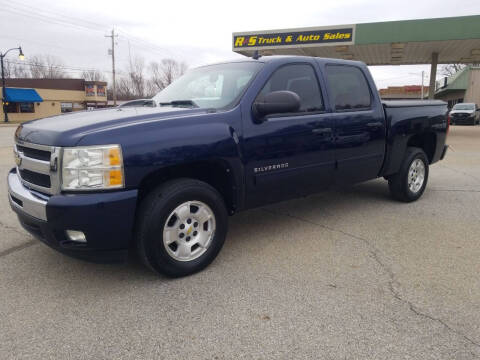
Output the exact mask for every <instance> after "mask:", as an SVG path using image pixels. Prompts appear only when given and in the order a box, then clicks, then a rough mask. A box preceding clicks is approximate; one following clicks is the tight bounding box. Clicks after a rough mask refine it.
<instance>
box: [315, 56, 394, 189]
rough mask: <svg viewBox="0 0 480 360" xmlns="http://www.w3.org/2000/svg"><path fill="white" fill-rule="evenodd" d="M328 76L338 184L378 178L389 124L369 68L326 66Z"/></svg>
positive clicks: (342, 65)
mask: <svg viewBox="0 0 480 360" xmlns="http://www.w3.org/2000/svg"><path fill="white" fill-rule="evenodd" d="M324 71H325V75H326V79H327V84H328V86H327V89H328V94H329V99H330V102H331V107H332V109H333V114H332V117H333V119H334V121H335V148H336V150H335V159H336V162H337V171H336V176H335V182H336V183H354V182H359V181H364V180H369V179H373V178H375V177H376V176H378V173H379V171H380V169H381V167H382V163H383V158H384V154H385V139H386V124H385V116H384V111H383V107H382V105H381V102H380V100H379V98H378V95H375V93H374V91H375V92H376V89H375V88H374V83H373V80H371V78H370V77H369V78H367V76H366V72H365V71H366V69H363V68H361V67H360V66H355V65H344V64H326V65H325V69H324Z"/></svg>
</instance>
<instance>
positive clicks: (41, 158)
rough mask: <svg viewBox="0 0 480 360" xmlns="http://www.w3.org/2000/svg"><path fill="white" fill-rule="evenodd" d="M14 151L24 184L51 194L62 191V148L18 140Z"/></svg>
mask: <svg viewBox="0 0 480 360" xmlns="http://www.w3.org/2000/svg"><path fill="white" fill-rule="evenodd" d="M14 152H15V161H16V163H17V174H18V176H19V177H20V180H21V181H22V183H23V185H25V186H26V187H28V188H30V189H33V190H36V191H39V192H42V193H44V194H49V195H53V194H58V193H59V192H60V175H59V170H58V166H59V154H60V148H58V147H54V146H48V145H39V144H32V143H27V142H24V141H21V140H16V142H15V148H14Z"/></svg>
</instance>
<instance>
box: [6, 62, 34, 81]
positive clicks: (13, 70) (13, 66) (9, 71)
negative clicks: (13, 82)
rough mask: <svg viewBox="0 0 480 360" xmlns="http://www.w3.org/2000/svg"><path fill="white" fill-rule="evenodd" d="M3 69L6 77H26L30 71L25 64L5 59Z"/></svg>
mask: <svg viewBox="0 0 480 360" xmlns="http://www.w3.org/2000/svg"><path fill="white" fill-rule="evenodd" d="M4 71H5V77H6V78H28V77H30V72H29V71H28V68H27V67H26V65H25V64H23V63H19V62H16V61H10V60H5V62H4Z"/></svg>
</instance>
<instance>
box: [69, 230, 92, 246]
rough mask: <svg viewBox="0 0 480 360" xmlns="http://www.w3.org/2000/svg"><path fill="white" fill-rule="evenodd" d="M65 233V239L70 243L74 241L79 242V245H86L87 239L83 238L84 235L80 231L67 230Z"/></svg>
mask: <svg viewBox="0 0 480 360" xmlns="http://www.w3.org/2000/svg"><path fill="white" fill-rule="evenodd" d="M66 233H67V237H68V238H69V239H70V240H71V241H76V242H80V243H86V242H87V238H86V237H85V234H84V233H83V232H81V231H76V230H67V231H66Z"/></svg>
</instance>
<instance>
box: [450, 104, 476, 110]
mask: <svg viewBox="0 0 480 360" xmlns="http://www.w3.org/2000/svg"><path fill="white" fill-rule="evenodd" d="M453 110H475V104H457V105H455V106H454V107H453Z"/></svg>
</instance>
